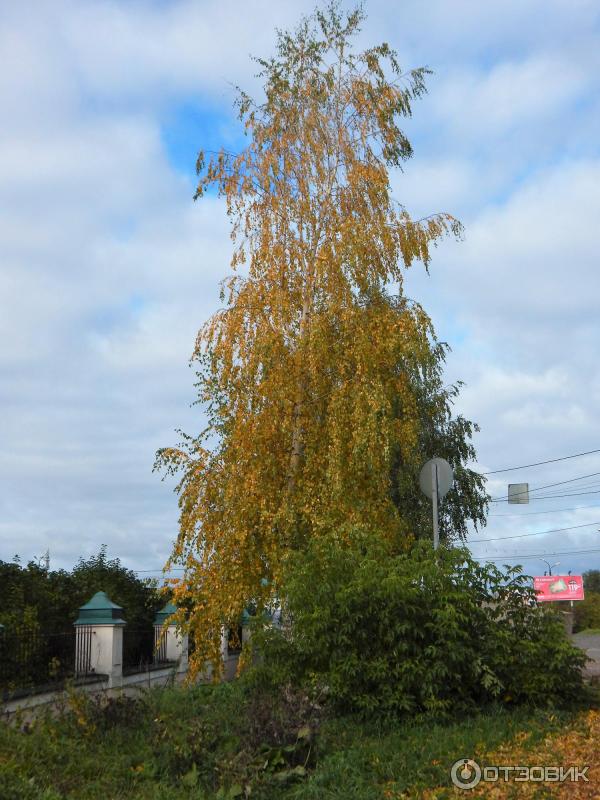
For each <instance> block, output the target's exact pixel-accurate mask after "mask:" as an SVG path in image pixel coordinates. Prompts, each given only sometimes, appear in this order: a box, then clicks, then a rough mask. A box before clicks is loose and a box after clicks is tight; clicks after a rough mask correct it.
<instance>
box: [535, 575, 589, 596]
mask: <svg viewBox="0 0 600 800" xmlns="http://www.w3.org/2000/svg"><path fill="white" fill-rule="evenodd" d="M533 588H534V589H535V591H536V592H537V599H538V602H539V603H543V602H547V601H549V600H583V578H582V577H581V575H544V576H543V577H541V578H539V577H538V578H534V579H533Z"/></svg>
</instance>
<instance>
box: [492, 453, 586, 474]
mask: <svg viewBox="0 0 600 800" xmlns="http://www.w3.org/2000/svg"><path fill="white" fill-rule="evenodd" d="M592 453H600V449H599V450H587V451H586V452H585V453H575V454H574V455H572V456H562V458H550V459H548V461H536V463H535V464H522V465H521V466H520V467H505V468H504V469H493V470H491V471H490V472H482V473H481V475H497V474H498V473H499V472H512V471H513V470H515V469H528V467H541V466H542V464H555V463H556V462H557V461H567V460H568V459H569V458H579V457H580V456H589V455H592Z"/></svg>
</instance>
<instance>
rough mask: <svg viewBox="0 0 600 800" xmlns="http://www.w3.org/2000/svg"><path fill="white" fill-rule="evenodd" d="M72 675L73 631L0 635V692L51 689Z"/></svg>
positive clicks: (6, 693) (73, 666)
mask: <svg viewBox="0 0 600 800" xmlns="http://www.w3.org/2000/svg"><path fill="white" fill-rule="evenodd" d="M74 674H75V630H74V629H73V628H71V629H70V630H68V631H62V632H59V633H42V632H39V631H27V632H21V633H5V634H4V635H0V692H1V694H2V695H4V696H6V695H8V694H11V693H12V692H14V691H17V690H21V689H33V688H40V687H46V686H47V687H48V688H52V687H53V686H56V685H57V684H60V683H62V682H63V681H64V680H65V679H66V678H69V677H71V676H73V675H74Z"/></svg>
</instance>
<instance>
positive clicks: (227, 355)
mask: <svg viewBox="0 0 600 800" xmlns="http://www.w3.org/2000/svg"><path fill="white" fill-rule="evenodd" d="M362 18H363V15H362V12H361V11H360V10H355V11H353V12H352V13H350V14H349V15H343V14H342V13H341V12H340V11H339V8H338V6H337V5H336V4H332V5H330V6H328V7H327V8H326V9H325V10H324V11H317V12H316V13H315V14H314V15H313V16H311V17H309V18H306V19H304V20H303V21H302V22H301V24H300V26H299V27H298V28H297V29H296V30H295V31H294V32H292V33H288V32H278V35H277V49H276V55H275V56H274V57H272V58H269V59H257V62H258V64H259V66H260V70H261V72H260V75H261V77H262V79H263V86H264V97H263V98H262V99H260V100H259V101H255V100H253V99H252V98H251V97H249V96H248V95H247V94H246V93H244V92H243V91H240V92H239V98H238V110H239V118H240V120H241V122H242V124H243V126H244V129H245V132H246V134H247V141H248V144H247V146H246V147H245V149H243V150H242V151H241V152H238V153H232V152H228V151H227V150H221V151H220V152H218V153H213V154H208V153H202V152H201V153H200V155H199V157H198V163H197V171H198V176H199V177H198V187H197V191H196V195H195V196H196V199H200V198H202V196H203V195H204V194H205V193H206V192H207V191H209V190H211V189H213V190H214V189H215V188H216V190H217V191H218V193H219V195H220V196H222V197H223V198H224V200H225V204H226V208H227V214H228V215H229V218H230V220H231V234H232V240H233V254H232V258H231V275H230V276H229V277H227V278H226V279H225V280H224V282H223V283H222V291H221V300H222V308H221V309H220V310H219V311H217V312H216V313H215V314H214V315H213V316H212V317H211V319H209V320H208V321H207V322H206V324H205V325H204V326H203V327H202V328H201V330H200V332H199V334H198V337H197V341H196V346H195V350H194V356H193V358H194V359H195V360H196V361H197V362H198V365H199V371H198V389H199V401H200V402H201V403H202V404H204V406H205V408H206V409H207V413H208V426H207V427H206V429H205V430H203V431H202V432H201V433H200V434H199V435H196V436H191V435H183V441H182V443H181V445H180V446H178V447H174V448H165V449H163V450H161V451H159V453H158V456H157V466H158V467H159V468H163V469H164V468H166V469H167V471H171V472H174V473H179V475H180V482H179V484H178V487H177V491H178V493H179V503H180V508H181V515H180V529H179V534H178V537H177V541H176V543H175V546H174V549H173V554H172V557H171V560H170V562H169V565H168V566H172V565H182V566H183V567H184V577H183V578H182V579H181V581H179V582H178V583H177V585H176V586H175V600H176V602H178V603H179V604H180V605H181V606H182V611H181V612H180V616H179V618H180V621H181V623H182V625H184V627H187V628H188V629H189V630H192V631H193V632H194V634H195V640H196V651H195V655H194V663H193V665H192V666H193V667H194V668H197V667H198V666H199V665H201V664H203V663H204V662H205V660H206V659H211V660H212V661H213V662H214V663H215V664H217V663H218V660H219V636H220V630H221V626H222V625H223V624H227V623H229V624H234V623H235V622H236V621H237V620H238V619H239V616H240V614H241V612H242V610H243V608H244V606H245V604H246V603H247V602H248V601H249V599H250V598H253V599H254V600H255V601H256V602H257V603H258V605H259V606H260V605H262V604H264V603H265V602H267V600H268V598H269V595H270V594H272V593H273V592H276V591H277V588H278V581H280V580H281V576H282V574H283V571H282V566H283V564H284V561H285V557H286V554H287V553H289V552H290V551H291V550H297V549H298V548H302V547H303V546H304V545H305V544H306V543H307V542H308V541H309V540H310V539H311V538H312V537H319V536H325V535H329V536H334V537H336V538H338V539H339V540H340V542H343V541H344V539H345V537H346V536H347V535H348V532H349V531H350V530H352V529H356V528H360V529H364V530H365V531H369V532H373V535H378V536H381V537H382V538H384V539H385V540H386V541H388V542H389V543H390V546H391V547H393V548H396V549H403V548H407V547H409V546H410V542H411V541H412V540H413V539H414V538H415V536H416V534H417V532H416V531H415V530H414V523H413V521H412V520H413V518H414V515H412V516H411V514H408V513H406V514H405V513H403V509H402V507H401V505H400V506H399V505H398V503H395V502H394V497H393V494H394V493H393V491H392V485H391V484H392V470H393V467H394V464H396V465H397V464H398V463H399V462H400V463H402V465H404V467H405V468H406V469H410V470H412V471H413V472H414V470H415V469H416V468H417V467H418V465H419V462H420V459H421V457H422V452H421V449H420V446H419V442H420V434H421V420H420V416H421V415H420V410H419V392H418V390H417V389H416V387H415V386H414V381H412V380H411V374H412V373H411V370H410V369H409V368H408V365H409V364H414V363H415V362H417V363H418V362H419V361H425V360H426V359H428V358H430V356H431V347H432V337H434V332H433V328H432V325H431V321H430V319H429V317H428V316H427V314H426V313H425V311H424V309H423V308H422V307H421V306H420V305H419V304H417V303H415V302H411V301H409V300H408V299H407V298H406V297H405V296H404V294H403V275H404V271H405V270H406V269H408V268H409V267H411V265H413V264H414V263H415V262H420V263H421V264H422V265H424V266H425V267H426V268H427V267H428V265H429V263H430V258H431V251H432V248H433V246H434V245H435V244H436V243H437V242H438V241H439V240H440V238H441V237H443V236H444V235H445V234H448V233H450V234H453V235H460V224H459V223H458V222H457V220H456V219H454V218H453V217H452V216H450V215H449V214H446V213H436V214H432V215H431V216H429V217H427V218H425V219H418V220H417V219H413V218H412V217H411V216H410V214H409V213H408V211H407V210H406V209H405V208H404V207H403V206H402V205H401V204H399V203H398V202H397V200H395V199H394V198H393V196H392V192H391V186H390V170H393V169H395V168H399V167H401V165H402V164H403V162H404V161H406V159H408V158H410V156H411V155H412V149H411V145H410V143H409V141H408V139H407V138H406V136H405V134H404V133H403V131H402V128H401V127H400V123H401V121H402V119H403V118H406V117H409V116H410V115H411V113H412V106H413V103H414V101H415V100H416V99H417V98H419V97H420V96H421V95H423V93H424V92H425V78H426V75H427V72H428V70H427V69H423V68H421V69H412V70H409V71H403V70H402V68H401V67H400V65H399V63H398V60H397V56H396V53H395V52H394V51H393V50H392V49H391V48H390V47H389V46H388V45H387V44H382V45H379V46H377V47H373V48H370V49H367V50H365V51H363V52H355V51H354V49H353V40H354V38H355V36H356V34H357V32H358V31H359V26H360V23H361V20H362ZM265 579H266V580H265ZM183 607H185V609H186V610H185V611H184V610H183Z"/></svg>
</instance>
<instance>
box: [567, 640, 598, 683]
mask: <svg viewBox="0 0 600 800" xmlns="http://www.w3.org/2000/svg"><path fill="white" fill-rule="evenodd" d="M573 643H574V644H576V645H577V647H581V649H582V650H585V651H586V653H587V654H588V656H589V657H590V658H591V659H592V660H591V661H588V663H587V666H586V667H584V675H586V677H590V678H592V677H600V633H576V634H574V635H573Z"/></svg>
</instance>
